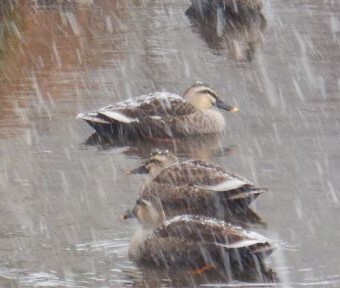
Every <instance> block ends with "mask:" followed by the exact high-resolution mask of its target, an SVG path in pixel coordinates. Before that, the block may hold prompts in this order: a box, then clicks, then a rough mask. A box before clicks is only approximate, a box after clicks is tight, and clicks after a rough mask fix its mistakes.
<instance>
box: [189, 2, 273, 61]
mask: <svg viewBox="0 0 340 288" xmlns="http://www.w3.org/2000/svg"><path fill="white" fill-rule="evenodd" d="M235 3H240V1H236V2H235ZM197 6H198V7H197ZM208 6H209V5H208ZM212 6H213V4H211V5H210V9H208V8H206V9H205V12H203V13H202V14H201V13H200V12H199V11H200V10H201V9H200V8H199V7H200V6H199V5H198V4H196V5H191V6H190V7H189V8H188V9H187V11H186V16H187V17H188V19H189V21H190V23H191V24H192V27H193V28H194V29H193V31H194V32H198V33H199V35H200V36H201V38H202V39H203V40H204V41H205V42H206V43H207V45H208V47H210V48H211V49H214V50H217V51H220V53H223V52H226V53H225V54H226V55H227V56H228V57H229V58H231V59H233V60H235V61H237V62H252V61H253V59H254V56H255V54H256V51H257V50H259V49H260V48H261V47H262V46H263V39H264V31H265V29H266V27H267V20H266V17H265V16H264V15H263V14H262V13H261V9H260V8H258V9H253V10H251V11H252V13H242V14H241V13H234V14H232V13H231V12H229V13H228V12H227V11H226V8H223V6H220V7H219V6H217V7H215V8H213V7H212ZM218 11H219V12H218ZM223 54H224V53H223Z"/></svg>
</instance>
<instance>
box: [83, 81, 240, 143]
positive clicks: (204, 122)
mask: <svg viewBox="0 0 340 288" xmlns="http://www.w3.org/2000/svg"><path fill="white" fill-rule="evenodd" d="M215 93H216V92H215V91H214V90H212V89H211V88H210V87H208V86H207V85H206V84H194V85H193V86H191V87H190V88H189V89H188V90H187V91H186V93H185V95H184V96H185V98H183V97H181V96H179V95H176V94H172V93H167V92H155V93H151V94H149V95H142V96H139V97H136V98H134V99H129V100H126V101H122V102H118V103H116V104H113V105H109V106H106V107H103V108H101V109H99V110H97V111H94V112H85V113H80V114H78V116H77V118H80V119H83V120H85V121H86V122H87V123H88V124H89V125H90V126H91V127H93V128H94V129H95V130H96V132H97V133H99V134H102V135H110V136H119V135H123V136H133V137H142V138H143V137H183V136H188V135H197V134H207V133H216V132H222V131H223V130H224V129H225V119H224V117H223V115H222V114H220V113H219V112H218V111H217V110H216V109H215V108H214V107H213V106H214V105H215V104H216V106H217V107H220V108H222V109H225V110H229V111H231V110H233V109H235V108H234V107H231V106H228V105H224V103H223V102H222V101H221V100H219V99H218V100H216V99H217V98H216V97H217V96H215V95H216V94H215ZM212 95H213V96H212Z"/></svg>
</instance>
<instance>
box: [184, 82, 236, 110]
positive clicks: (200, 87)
mask: <svg viewBox="0 0 340 288" xmlns="http://www.w3.org/2000/svg"><path fill="white" fill-rule="evenodd" d="M184 98H185V99H186V100H187V101H188V102H189V103H190V104H192V105H193V106H194V107H195V108H196V109H198V110H205V109H210V108H213V107H217V108H220V109H223V110H227V111H230V112H237V111H239V109H238V108H237V107H233V106H230V105H227V104H226V103H224V102H223V101H222V100H221V99H220V98H219V96H218V94H217V92H216V91H215V90H214V89H213V88H212V87H211V86H210V85H208V84H205V83H202V82H196V83H195V84H194V85H192V86H191V87H189V88H188V89H187V90H186V91H185V92H184Z"/></svg>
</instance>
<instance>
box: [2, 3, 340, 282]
mask: <svg viewBox="0 0 340 288" xmlns="http://www.w3.org/2000/svg"><path fill="white" fill-rule="evenodd" d="M19 2H20V4H18V3H19ZM189 4H190V3H189V1H179V0H174V1H161V0H158V1H157V0H148V1H133V0H125V1H118V0H117V1H112V0H92V1H91V0H86V1H85V0H83V1H81V0H77V1H57V0H55V1H53V0H50V1H43V0H35V1H16V2H15V1H12V2H11V1H3V2H2V4H0V8H1V10H0V23H1V30H0V31H1V33H0V39H1V40H0V43H1V44H0V75H1V78H0V83H1V86H0V159H1V160H0V193H1V201H0V216H1V219H2V221H1V226H0V285H1V286H2V287H161V286H162V287H169V286H174V287H183V286H185V285H186V286H195V285H203V286H207V287H271V286H273V285H274V284H261V283H239V282H236V281H233V282H230V283H219V284H216V283H215V282H213V281H205V279H203V280H202V279H185V280H186V282H181V281H180V280H178V279H179V278H176V277H170V275H164V274H161V273H158V272H157V271H153V270H151V271H150V270H149V271H148V270H146V271H145V270H143V271H142V270H141V269H140V268H138V267H136V266H135V265H134V264H133V263H131V262H130V261H129V260H128V258H127V249H128V245H129V239H130V238H131V235H132V234H133V231H134V230H135V223H128V222H123V220H122V214H123V212H124V210H125V209H126V208H128V207H131V205H133V203H134V201H135V198H136V193H137V192H138V187H139V186H140V184H141V183H142V182H143V180H144V178H143V177H137V178H132V177H130V178H129V177H127V176H126V175H125V171H126V170H128V169H130V168H133V167H136V166H137V165H138V164H140V162H141V158H142V159H143V158H145V157H147V155H148V153H149V152H150V150H151V149H153V148H154V146H155V145H154V143H137V144H136V143H126V142H118V141H117V142H115V143H99V142H98V141H96V140H97V139H95V137H90V136H91V134H92V133H93V131H92V130H91V129H90V128H89V127H87V126H86V124H85V123H82V122H78V121H76V119H75V116H76V114H77V113H78V112H81V111H86V110H91V109H95V108H99V107H101V106H103V105H106V104H109V103H111V102H114V101H117V100H121V99H126V98H129V97H133V96H136V95H140V94H144V93H148V92H150V91H154V90H166V91H171V92H177V93H182V91H184V90H185V88H187V86H189V85H190V84H191V83H192V82H194V81H196V80H203V81H205V82H208V83H211V84H212V85H213V86H214V87H215V88H216V89H217V90H218V91H219V92H220V94H221V95H222V98H224V99H225V100H227V102H228V103H230V104H232V105H237V106H238V107H240V109H241V112H240V113H239V114H238V115H234V114H233V115H230V114H228V115H226V118H227V121H228V129H227V131H226V133H225V135H224V136H223V137H222V138H208V139H201V140H197V139H194V140H187V141H186V142H185V143H175V144H174V143H163V144H161V146H163V147H167V148H170V149H173V150H175V152H176V153H178V154H179V155H180V156H181V157H183V158H186V157H196V158H200V159H207V160H214V161H216V162H218V163H221V164H223V166H225V167H228V168H229V169H230V170H232V171H234V172H237V173H238V174H240V175H243V176H245V177H247V178H249V179H252V180H254V181H255V182H256V183H257V184H259V185H260V186H266V187H268V188H269V189H270V193H267V194H266V195H263V196H261V197H260V198H259V199H258V200H257V201H256V203H255V210H256V211H257V212H258V214H259V215H260V216H261V217H262V218H263V220H264V221H265V222H266V223H267V228H254V229H256V230H258V231H260V232H261V233H263V234H265V235H267V236H268V237H270V238H272V239H274V241H275V243H276V244H277V246H278V249H277V251H276V252H275V253H274V254H273V256H271V257H270V262H271V263H270V266H271V267H272V268H273V269H274V270H275V271H276V272H277V273H278V274H279V277H280V280H281V282H280V284H278V286H280V285H282V286H284V287H300V286H301V287H338V286H340V274H339V267H340V260H339V259H340V252H339V251H340V250H339V239H340V232H339V231H340V224H339V221H338V219H337V216H338V215H339V212H340V209H339V207H340V206H339V205H340V204H339V197H340V195H339V188H340V178H339V177H338V171H339V169H340V145H339V144H340V143H339V142H340V135H339V128H340V116H339V115H340V114H339V112H340V102H339V100H340V95H339V94H340V93H339V92H340V76H339V75H340V65H339V64H340V58H339V51H340V50H339V46H340V45H339V40H340V2H339V1H335V0H333V1H332V0H322V1H321V0H309V1H301V0H291V1H279V0H268V1H267V5H266V9H265V15H266V19H267V27H266V29H264V30H263V31H259V30H258V29H257V30H256V29H255V30H254V34H252V35H250V36H251V37H252V38H251V41H252V42H254V43H255V45H254V47H255V48H254V55H253V57H252V59H249V58H247V57H245V54H244V53H245V52H244V51H245V50H246V49H245V48H244V47H247V43H248V42H249V40H247V39H248V37H250V36H249V35H244V34H242V33H241V34H237V33H236V34H235V35H233V34H232V33H230V35H229V37H227V38H225V39H224V40H223V41H222V42H218V41H216V37H214V35H212V34H211V31H210V32H209V31H208V32H207V31H205V30H204V29H202V27H199V26H194V24H193V23H192V21H190V19H189V18H188V17H187V16H185V11H186V9H187V8H188V7H189ZM235 43H236V44H235ZM235 47H236V48H235ZM244 49H245V50H244ZM89 137H90V138H89ZM174 279H175V280H174ZM211 282H212V283H215V284H211Z"/></svg>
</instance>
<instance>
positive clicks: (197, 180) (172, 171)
mask: <svg viewBox="0 0 340 288" xmlns="http://www.w3.org/2000/svg"><path fill="white" fill-rule="evenodd" d="M153 181H154V182H158V183H166V184H172V185H176V186H181V185H191V186H197V187H200V188H203V189H207V190H210V191H214V192H221V191H230V190H235V189H239V188H243V187H244V188H253V187H255V186H254V185H253V184H252V183H251V182H250V181H248V180H247V179H244V178H242V177H239V176H237V175H233V174H230V173H228V172H227V171H226V170H225V169H224V168H222V167H221V166H219V165H217V164H214V163H208V162H204V161H200V160H189V161H186V162H182V163H176V164H174V165H171V166H170V167H167V168H165V169H164V170H162V171H161V172H160V173H159V174H158V175H157V176H156V177H155V178H153Z"/></svg>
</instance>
